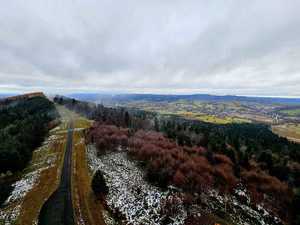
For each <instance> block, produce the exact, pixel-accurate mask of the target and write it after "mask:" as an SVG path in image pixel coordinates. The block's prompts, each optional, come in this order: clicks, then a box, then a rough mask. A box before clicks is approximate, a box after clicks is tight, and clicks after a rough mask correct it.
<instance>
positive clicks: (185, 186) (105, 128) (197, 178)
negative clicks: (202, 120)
mask: <svg viewBox="0 0 300 225" xmlns="http://www.w3.org/2000/svg"><path fill="white" fill-rule="evenodd" d="M87 141H88V142H89V143H94V144H95V145H96V147H97V149H98V154H105V153H106V152H107V151H115V150H122V149H124V150H125V149H126V150H127V151H128V154H129V155H130V156H131V157H133V158H134V159H135V160H138V161H139V162H142V166H143V167H144V168H145V171H146V175H147V179H148V180H149V181H150V182H152V183H155V184H156V185H157V186H160V187H162V188H165V187H167V186H169V185H173V186H176V187H178V188H181V189H182V190H184V191H185V192H187V193H190V194H193V193H199V194H201V193H203V192H207V191H209V190H211V189H212V188H214V189H218V190H219V191H220V192H221V193H223V194H225V195H226V194H230V193H231V192H232V190H234V188H236V187H237V184H238V183H240V182H241V183H243V184H244V185H246V186H247V187H248V191H249V194H250V195H251V198H252V202H253V203H258V202H264V204H265V205H266V206H267V207H269V208H271V209H272V210H273V212H276V213H277V214H278V215H280V216H281V218H285V219H286V218H287V217H288V213H287V210H286V207H289V205H290V204H291V197H292V193H291V190H290V189H289V187H288V185H287V184H286V183H284V182H281V181H280V180H279V179H277V178H276V177H274V176H271V175H269V174H268V173H266V172H264V171H262V170H261V169H260V168H259V167H255V166H252V167H251V168H242V169H241V173H240V174H239V176H237V175H236V174H235V173H234V163H233V162H232V161H231V159H230V158H229V157H227V156H226V155H224V154H221V153H215V152H212V151H209V150H208V149H207V148H205V147H201V146H193V147H190V146H185V145H183V146H180V145H178V144H177V143H176V142H175V141H174V140H172V139H169V138H167V137H165V136H164V135H163V134H162V133H160V132H156V131H144V130H138V131H136V132H133V131H132V130H129V129H127V128H121V127H117V126H115V125H107V124H103V123H102V122H95V123H94V125H93V126H92V127H91V128H90V129H89V131H88V133H87ZM266 196H267V197H266ZM271 199H272V201H271V202H270V200H271ZM275 202H276V203H277V204H275V205H273V204H274V203H275Z"/></svg>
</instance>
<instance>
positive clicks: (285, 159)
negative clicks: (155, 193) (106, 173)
mask: <svg viewBox="0 0 300 225" xmlns="http://www.w3.org/2000/svg"><path fill="white" fill-rule="evenodd" d="M56 101H57V102H59V103H61V104H64V105H66V106H67V107H68V108H69V109H71V110H75V111H77V112H78V113H81V114H83V115H85V116H88V117H89V118H91V119H94V120H96V121H98V124H95V126H96V127H97V126H99V128H95V127H94V128H93V129H94V131H91V132H92V133H91V137H90V138H91V141H93V142H95V143H96V145H97V147H98V149H100V151H102V150H101V149H107V148H113V147H114V146H119V145H120V144H122V145H123V146H124V143H127V144H125V146H129V147H130V148H129V151H130V153H131V154H132V156H133V157H135V158H136V159H138V160H141V161H144V162H145V166H146V168H147V174H148V178H149V179H150V180H151V179H152V180H155V181H154V182H157V183H158V184H159V185H161V186H164V185H167V184H175V185H176V186H178V187H181V188H183V189H185V190H189V188H190V190H194V191H195V190H198V191H200V190H205V189H206V188H208V189H209V188H210V187H222V188H223V190H224V192H227V191H229V190H230V189H232V187H234V186H235V184H236V183H237V181H242V182H243V183H244V184H245V185H246V186H247V187H248V190H249V191H250V193H251V196H252V199H253V200H255V201H264V202H265V204H266V205H269V206H270V207H271V208H273V211H276V212H277V213H278V214H279V215H280V217H281V218H285V219H287V218H288V217H290V216H291V215H292V217H293V218H292V220H294V221H297V222H299V221H300V218H296V217H297V216H298V215H299V213H297V212H296V211H295V209H297V208H299V206H300V198H299V196H300V193H299V186H300V184H299V182H300V164H299V162H300V148H299V144H296V143H292V142H289V141H288V140H287V139H286V138H281V137H279V136H278V135H276V134H274V133H273V132H272V131H271V130H270V128H269V127H268V126H266V125H263V124H248V123H242V124H227V125H218V124H211V123H205V122H201V121H194V120H188V119H185V118H182V117H178V116H162V115H159V114H156V113H153V112H146V111H142V110H135V109H126V108H106V107H103V106H101V105H96V104H92V103H86V102H80V101H76V100H74V99H66V98H61V97H58V98H56ZM104 125H105V126H107V125H110V126H108V127H103V126H104ZM112 125H114V126H112ZM120 127H124V128H129V129H125V130H124V128H122V129H120ZM139 130H144V131H139ZM137 131H138V132H137ZM149 131H151V132H149ZM153 131H157V132H162V133H164V134H165V135H166V136H164V135H162V134H160V133H156V132H153ZM101 132H107V133H106V134H104V133H101ZM97 133H98V135H97ZM132 137H134V138H132ZM167 138H169V139H167ZM171 140H172V141H171ZM107 145H112V146H110V147H109V146H107ZM266 196H267V197H266ZM255 201H254V202H255ZM287 209H288V210H287ZM292 211H295V212H294V213H291V212H292ZM297 222H295V224H297Z"/></svg>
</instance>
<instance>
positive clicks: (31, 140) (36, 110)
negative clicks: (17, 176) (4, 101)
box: [0, 97, 58, 173]
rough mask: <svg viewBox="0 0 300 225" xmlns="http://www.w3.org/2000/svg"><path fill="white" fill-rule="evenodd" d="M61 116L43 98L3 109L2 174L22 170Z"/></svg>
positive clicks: (0, 129)
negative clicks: (55, 120)
mask: <svg viewBox="0 0 300 225" xmlns="http://www.w3.org/2000/svg"><path fill="white" fill-rule="evenodd" d="M57 116H58V114H57V112H56V109H55V107H54V104H53V103H52V102H50V101H49V100H48V99H46V98H43V97H34V98H30V99H23V100H18V101H14V102H12V103H10V104H8V105H5V106H1V108H0V143H1V145H0V173H3V172H6V171H11V172H15V171H18V170H22V169H23V168H24V167H25V166H26V164H27V163H28V161H29V160H30V159H31V155H32V151H33V150H34V149H35V148H36V147H37V146H39V144H40V143H41V142H42V141H43V140H44V137H45V135H46V134H47V131H48V129H49V123H50V122H51V121H53V120H54V119H55V118H56V117H57Z"/></svg>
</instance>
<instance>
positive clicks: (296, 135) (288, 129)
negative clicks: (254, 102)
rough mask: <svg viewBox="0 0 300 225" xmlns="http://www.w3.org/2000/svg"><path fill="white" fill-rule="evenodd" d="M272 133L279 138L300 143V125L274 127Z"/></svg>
mask: <svg viewBox="0 0 300 225" xmlns="http://www.w3.org/2000/svg"><path fill="white" fill-rule="evenodd" d="M272 131H273V132H274V133H276V134H278V135H279V136H282V137H286V138H287V139H289V140H291V141H294V142H297V143H300V125H299V124H283V125H278V126H272Z"/></svg>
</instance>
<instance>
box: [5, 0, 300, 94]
mask: <svg viewBox="0 0 300 225" xmlns="http://www.w3.org/2000/svg"><path fill="white" fill-rule="evenodd" d="M299 9H300V1H299V0H263V1H262V0H251V1H248V0H247V1H246V0H223V1H219V0H210V1H207V0H194V1H192V0H151V1H148V0H122V1H120V0H118V1H116V0H63V1H61V0H43V1H40V0H11V1H5V3H3V4H2V5H1V8H0V93H4V92H29V91H44V92H46V93H74V92H112V93H126V92H129V93H165V94H190V93H209V94H218V95H225V94H234V95H255V96H289V97H294V96H298V97H299V96H300V13H299Z"/></svg>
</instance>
